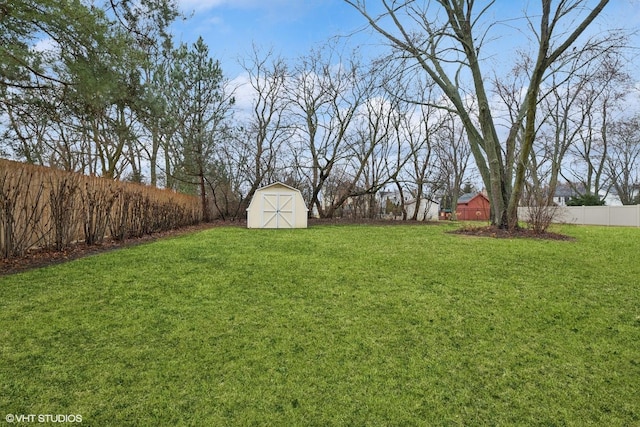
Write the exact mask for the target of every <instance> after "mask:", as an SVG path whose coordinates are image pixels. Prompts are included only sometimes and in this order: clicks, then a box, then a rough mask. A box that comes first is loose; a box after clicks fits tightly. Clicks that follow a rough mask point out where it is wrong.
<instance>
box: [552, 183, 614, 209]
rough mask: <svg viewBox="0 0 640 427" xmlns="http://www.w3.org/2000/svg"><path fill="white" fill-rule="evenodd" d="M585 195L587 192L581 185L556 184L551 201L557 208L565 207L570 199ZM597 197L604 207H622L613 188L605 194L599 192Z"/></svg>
mask: <svg viewBox="0 0 640 427" xmlns="http://www.w3.org/2000/svg"><path fill="white" fill-rule="evenodd" d="M586 193H587V191H586V190H585V186H584V185H582V184H574V185H571V184H569V183H565V184H558V185H557V186H556V191H555V192H554V193H553V201H554V203H555V204H556V205H558V206H567V202H568V201H569V200H570V199H571V198H572V197H578V196H581V195H583V194H586ZM598 196H599V197H600V200H604V204H605V206H622V203H621V202H620V198H619V197H618V194H617V193H616V191H615V189H613V188H612V189H611V191H609V192H608V193H607V194H604V193H603V192H602V191H601V192H600V194H598Z"/></svg>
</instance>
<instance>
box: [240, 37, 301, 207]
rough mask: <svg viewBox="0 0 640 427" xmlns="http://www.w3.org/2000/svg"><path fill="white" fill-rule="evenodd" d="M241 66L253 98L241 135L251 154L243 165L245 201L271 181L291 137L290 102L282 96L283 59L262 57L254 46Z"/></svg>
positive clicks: (285, 70) (284, 81)
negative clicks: (283, 149) (248, 57)
mask: <svg viewBox="0 0 640 427" xmlns="http://www.w3.org/2000/svg"><path fill="white" fill-rule="evenodd" d="M242 67H243V68H244V70H245V71H246V73H247V75H248V78H249V85H250V86H251V93H252V95H253V105H252V111H251V115H250V117H248V118H247V120H246V121H245V123H244V124H243V130H244V132H243V136H242V138H243V139H244V140H245V141H246V143H247V144H249V145H248V149H249V151H250V152H251V156H250V158H249V159H248V160H249V161H248V163H246V164H245V165H244V166H243V167H244V169H245V176H246V177H247V179H248V185H249V190H248V192H247V196H246V198H247V199H250V198H251V197H253V194H254V192H255V191H256V190H257V189H258V188H259V187H260V186H261V185H263V184H265V181H273V179H274V177H275V176H276V174H277V169H278V161H279V160H280V156H281V154H282V153H281V148H282V146H283V145H284V143H285V142H286V141H287V140H288V139H289V137H290V135H291V125H290V124H289V123H288V119H289V117H288V114H287V111H288V103H289V100H288V98H287V96H286V93H285V90H286V84H287V80H288V78H289V76H288V67H287V65H286V63H285V61H284V59H283V58H280V57H277V56H275V55H274V53H273V52H271V51H268V52H266V53H264V54H263V53H261V52H260V51H259V49H258V48H257V47H255V46H254V48H253V52H252V56H251V58H250V59H248V60H246V61H242ZM239 143H240V144H241V143H242V142H241V141H240V142H239Z"/></svg>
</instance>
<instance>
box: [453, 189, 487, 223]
mask: <svg viewBox="0 0 640 427" xmlns="http://www.w3.org/2000/svg"><path fill="white" fill-rule="evenodd" d="M490 215H491V208H490V206H489V199H488V198H487V196H486V195H484V194H483V193H466V194H463V195H462V196H460V197H459V198H458V204H457V207H456V217H457V219H458V221H489V218H490Z"/></svg>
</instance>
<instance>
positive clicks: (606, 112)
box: [562, 52, 630, 197]
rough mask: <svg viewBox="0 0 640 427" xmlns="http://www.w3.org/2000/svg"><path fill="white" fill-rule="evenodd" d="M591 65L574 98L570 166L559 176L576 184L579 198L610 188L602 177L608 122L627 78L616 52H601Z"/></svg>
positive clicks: (617, 106)
mask: <svg viewBox="0 0 640 427" xmlns="http://www.w3.org/2000/svg"><path fill="white" fill-rule="evenodd" d="M591 65H592V66H593V67H594V70H593V72H591V73H589V75H588V78H586V79H585V82H584V85H583V86H582V87H581V88H580V91H579V93H578V95H577V99H578V101H579V102H578V104H577V106H576V109H577V115H578V117H579V119H580V125H579V126H578V129H577V133H576V139H577V143H576V144H573V145H572V146H571V147H570V149H569V151H570V154H571V155H572V161H571V167H569V168H567V170H563V171H562V175H563V177H564V178H565V179H566V180H567V181H569V182H570V183H578V184H579V186H580V188H581V190H580V192H583V193H584V194H581V195H592V196H597V197H600V194H601V193H608V192H609V190H610V188H611V183H610V182H607V181H608V180H607V174H606V166H607V158H608V151H609V139H608V137H609V133H610V132H609V131H608V127H609V121H610V120H611V118H612V116H615V113H616V110H619V109H620V108H621V101H622V100H623V99H624V96H625V94H626V89H627V88H628V87H629V81H630V79H629V76H628V74H627V73H626V72H625V70H624V63H623V58H622V56H621V55H620V54H619V52H603V53H601V54H600V55H598V59H597V62H594V63H592V64H591Z"/></svg>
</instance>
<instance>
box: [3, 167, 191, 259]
mask: <svg viewBox="0 0 640 427" xmlns="http://www.w3.org/2000/svg"><path fill="white" fill-rule="evenodd" d="M201 220H202V215H201V209H200V205H199V200H198V198H197V197H193V196H187V195H184V194H179V193H175V192H173V191H170V190H161V189H158V188H155V187H148V186H144V185H139V184H133V183H125V182H119V181H112V180H108V179H104V178H97V177H93V176H85V175H80V174H74V173H69V172H63V171H59V170H56V169H50V168H46V167H41V166H33V165H27V164H23V163H17V162H13V161H9V160H3V159H0V256H1V257H4V258H9V257H18V256H22V255H24V254H25V253H26V252H27V251H29V250H30V249H33V248H50V249H55V250H58V251H60V250H64V249H65V248H66V247H67V246H69V245H70V244H71V243H73V242H78V241H84V242H86V243H87V244H89V245H93V244H98V243H101V242H102V241H103V240H104V239H105V238H112V239H116V240H124V239H127V238H132V237H141V236H143V235H146V234H152V233H155V232H159V231H167V230H171V229H175V228H179V227H183V226H187V225H193V224H197V223H198V222H200V221H201Z"/></svg>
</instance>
